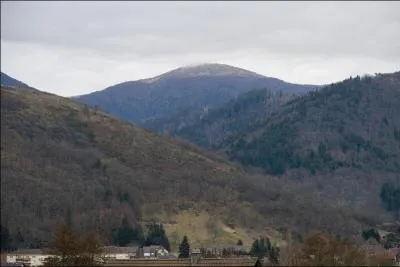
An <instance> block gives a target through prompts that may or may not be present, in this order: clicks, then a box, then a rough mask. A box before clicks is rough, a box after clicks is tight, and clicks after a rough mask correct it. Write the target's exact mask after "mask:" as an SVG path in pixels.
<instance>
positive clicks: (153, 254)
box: [138, 245, 169, 258]
mask: <svg viewBox="0 0 400 267" xmlns="http://www.w3.org/2000/svg"><path fill="white" fill-rule="evenodd" d="M168 253H169V252H168V250H166V249H165V248H164V247H162V246H156V245H152V246H146V247H141V248H139V249H138V258H158V257H164V256H167V255H168Z"/></svg>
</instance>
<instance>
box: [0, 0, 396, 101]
mask: <svg viewBox="0 0 400 267" xmlns="http://www.w3.org/2000/svg"><path fill="white" fill-rule="evenodd" d="M398 10H400V3H399V2H129V1H127V2H101V1H99V2H83V1H71V2H59V1H55V2H30V1H26V2H11V1H10V2H8V1H7V2H1V69H2V71H3V72H6V73H8V74H10V75H11V76H13V77H15V78H17V79H20V80H22V81H24V82H26V83H28V84H30V85H32V86H34V87H37V88H39V89H42V90H45V91H49V92H53V93H56V94H59V95H64V96H71V95H77V94H84V93H88V92H90V91H94V90H100V89H103V88H105V87H107V86H109V85H112V84H115V83H119V82H123V81H126V80H136V79H140V78H148V77H151V76H155V75H158V74H160V73H163V72H166V71H168V70H170V69H173V68H176V67H180V66H182V65H187V64H192V63H200V62H219V63H226V64H231V65H235V66H238V67H243V68H246V69H249V70H252V71H256V72H258V73H260V74H263V75H266V76H272V77H277V78H281V79H284V80H287V81H290V82H298V83H315V84H323V83H328V82H333V81H337V80H340V79H344V78H346V77H349V76H350V75H357V74H364V73H375V72H393V71H395V70H399V69H400V30H399V29H400V16H398Z"/></svg>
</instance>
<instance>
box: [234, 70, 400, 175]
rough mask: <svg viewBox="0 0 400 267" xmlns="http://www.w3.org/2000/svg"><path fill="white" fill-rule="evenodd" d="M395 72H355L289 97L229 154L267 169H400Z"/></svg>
mask: <svg viewBox="0 0 400 267" xmlns="http://www.w3.org/2000/svg"><path fill="white" fill-rule="evenodd" d="M399 76H400V73H394V74H383V75H377V76H375V77H364V78H360V77H356V78H350V79H347V80H345V81H343V82H340V83H336V84H332V85H329V86H327V87H325V88H322V89H320V90H318V91H315V92H310V93H308V94H307V95H305V96H303V97H299V98H296V99H293V100H292V101H289V102H288V103H286V104H285V105H284V107H283V108H282V109H281V110H280V111H279V112H278V113H277V114H275V115H274V116H272V117H271V119H270V120H268V121H266V122H265V123H264V124H263V125H261V126H259V127H258V128H257V129H255V131H253V132H249V133H246V134H244V135H243V136H242V137H240V138H238V139H237V140H236V141H235V142H233V143H232V144H231V145H230V146H229V152H228V153H229V155H230V157H231V158H232V159H233V160H238V161H240V162H242V163H244V164H245V165H253V166H257V167H261V168H262V169H264V170H265V171H266V172H268V173H271V174H283V173H285V172H286V171H287V170H289V169H296V168H300V169H306V170H308V171H309V172H310V173H311V174H315V173H317V172H332V171H335V170H336V169H338V168H342V167H349V168H358V169H377V170H384V171H388V172H393V173H398V172H400V146H399V143H400V138H399V129H400V79H399Z"/></svg>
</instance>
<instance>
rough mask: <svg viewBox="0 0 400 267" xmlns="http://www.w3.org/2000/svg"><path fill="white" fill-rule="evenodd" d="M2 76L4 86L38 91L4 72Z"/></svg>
mask: <svg viewBox="0 0 400 267" xmlns="http://www.w3.org/2000/svg"><path fill="white" fill-rule="evenodd" d="M0 75H1V76H0V79H1V85H2V86H7V87H14V88H22V89H29V90H37V89H36V88H33V87H32V86H29V85H27V84H26V83H23V82H21V81H18V80H17V79H15V78H13V77H11V76H9V75H7V74H5V73H4V72H1V74H0Z"/></svg>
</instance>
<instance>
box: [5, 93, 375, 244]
mask: <svg viewBox="0 0 400 267" xmlns="http://www.w3.org/2000/svg"><path fill="white" fill-rule="evenodd" d="M1 210H2V216H1V223H2V226H4V227H7V228H8V229H9V231H10V233H11V236H13V238H14V239H13V240H14V241H15V242H16V244H17V245H18V246H28V245H32V244H36V245H37V244H38V243H40V241H48V240H49V238H50V237H51V232H52V231H53V230H54V227H55V226H56V225H57V224H59V223H61V222H67V223H68V224H70V225H72V226H73V227H74V228H75V229H76V230H77V231H79V232H81V233H83V232H86V231H88V230H97V231H99V232H100V233H101V234H102V235H103V236H104V237H105V238H106V240H108V241H109V242H111V241H112V240H113V235H114V232H113V229H116V228H117V227H119V226H120V225H121V222H122V220H123V219H124V218H127V220H128V222H129V224H131V225H132V226H133V227H135V226H136V225H138V224H140V223H142V222H145V221H148V220H151V219H155V220H157V221H161V222H163V223H164V225H165V227H166V229H167V234H168V235H169V237H170V238H174V239H176V240H178V241H177V242H180V238H181V237H182V236H183V235H184V234H187V235H188V236H189V238H191V240H193V242H194V243H195V244H196V242H198V243H200V242H203V243H204V242H213V243H218V242H230V243H232V242H236V241H237V239H238V238H241V239H243V240H245V241H246V240H247V241H248V242H247V243H250V242H251V238H252V237H255V236H257V235H258V234H260V233H265V231H267V230H268V229H269V230H268V231H269V233H270V234H273V233H274V232H276V229H277V228H282V227H283V228H286V229H288V230H295V231H298V232H302V233H303V232H306V231H310V230H314V229H321V230H322V229H323V230H325V231H328V232H332V233H338V234H342V235H345V236H354V235H359V231H360V229H362V228H363V227H364V226H366V225H368V222H366V221H365V220H364V218H359V216H358V215H357V214H356V213H355V212H354V211H352V210H350V209H348V208H347V207H338V206H336V205H333V204H332V203H330V202H328V201H325V200H324V198H323V197H320V196H319V195H318V194H316V193H315V192H314V191H313V190H311V189H310V187H309V185H307V184H304V183H303V184H299V183H296V182H289V181H283V180H280V179H277V178H275V177H272V176H256V175H247V174H245V173H244V172H243V171H241V170H240V169H239V168H237V167H235V166H234V165H231V164H230V163H227V162H226V161H224V160H222V159H219V158H218V157H216V156H213V155H212V154H208V155H206V153H203V152H202V151H200V150H198V149H194V148H192V147H191V146H187V145H182V144H178V143H177V142H176V141H174V140H170V139H167V138H163V137H160V136H157V135H155V134H153V133H151V132H149V131H146V130H144V129H141V128H138V127H136V126H134V125H132V124H130V123H126V122H123V121H121V120H118V119H116V118H114V117H112V116H110V115H108V114H106V113H103V112H101V111H99V110H96V109H90V108H87V107H86V106H85V105H83V104H80V103H77V102H74V101H72V100H70V99H66V98H62V97H58V96H55V95H52V94H47V93H42V92H38V91H27V90H21V89H13V88H2V89H1ZM202 214H206V215H207V216H203V215H202ZM182 216H183V217H182ZM188 216H189V217H188ZM199 216H200V217H199ZM196 218H197V219H196ZM200 218H201V219H202V220H200ZM205 218H208V219H205ZM188 219H189V220H190V221H193V222H195V221H197V222H198V224H196V225H195V224H192V225H191V226H190V227H188V228H184V227H182V226H183V225H186V224H185V222H187V220H188ZM203 219H204V220H203ZM370 219H371V220H372V221H373V220H376V216H375V217H373V218H370ZM227 225H229V227H231V228H232V227H234V228H235V230H232V231H230V230H229V231H226V229H227ZM224 229H225V230H224ZM266 229H267V230H266ZM182 231H188V232H182ZM196 233H201V235H199V236H195V235H196ZM246 238H247V239H246Z"/></svg>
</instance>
